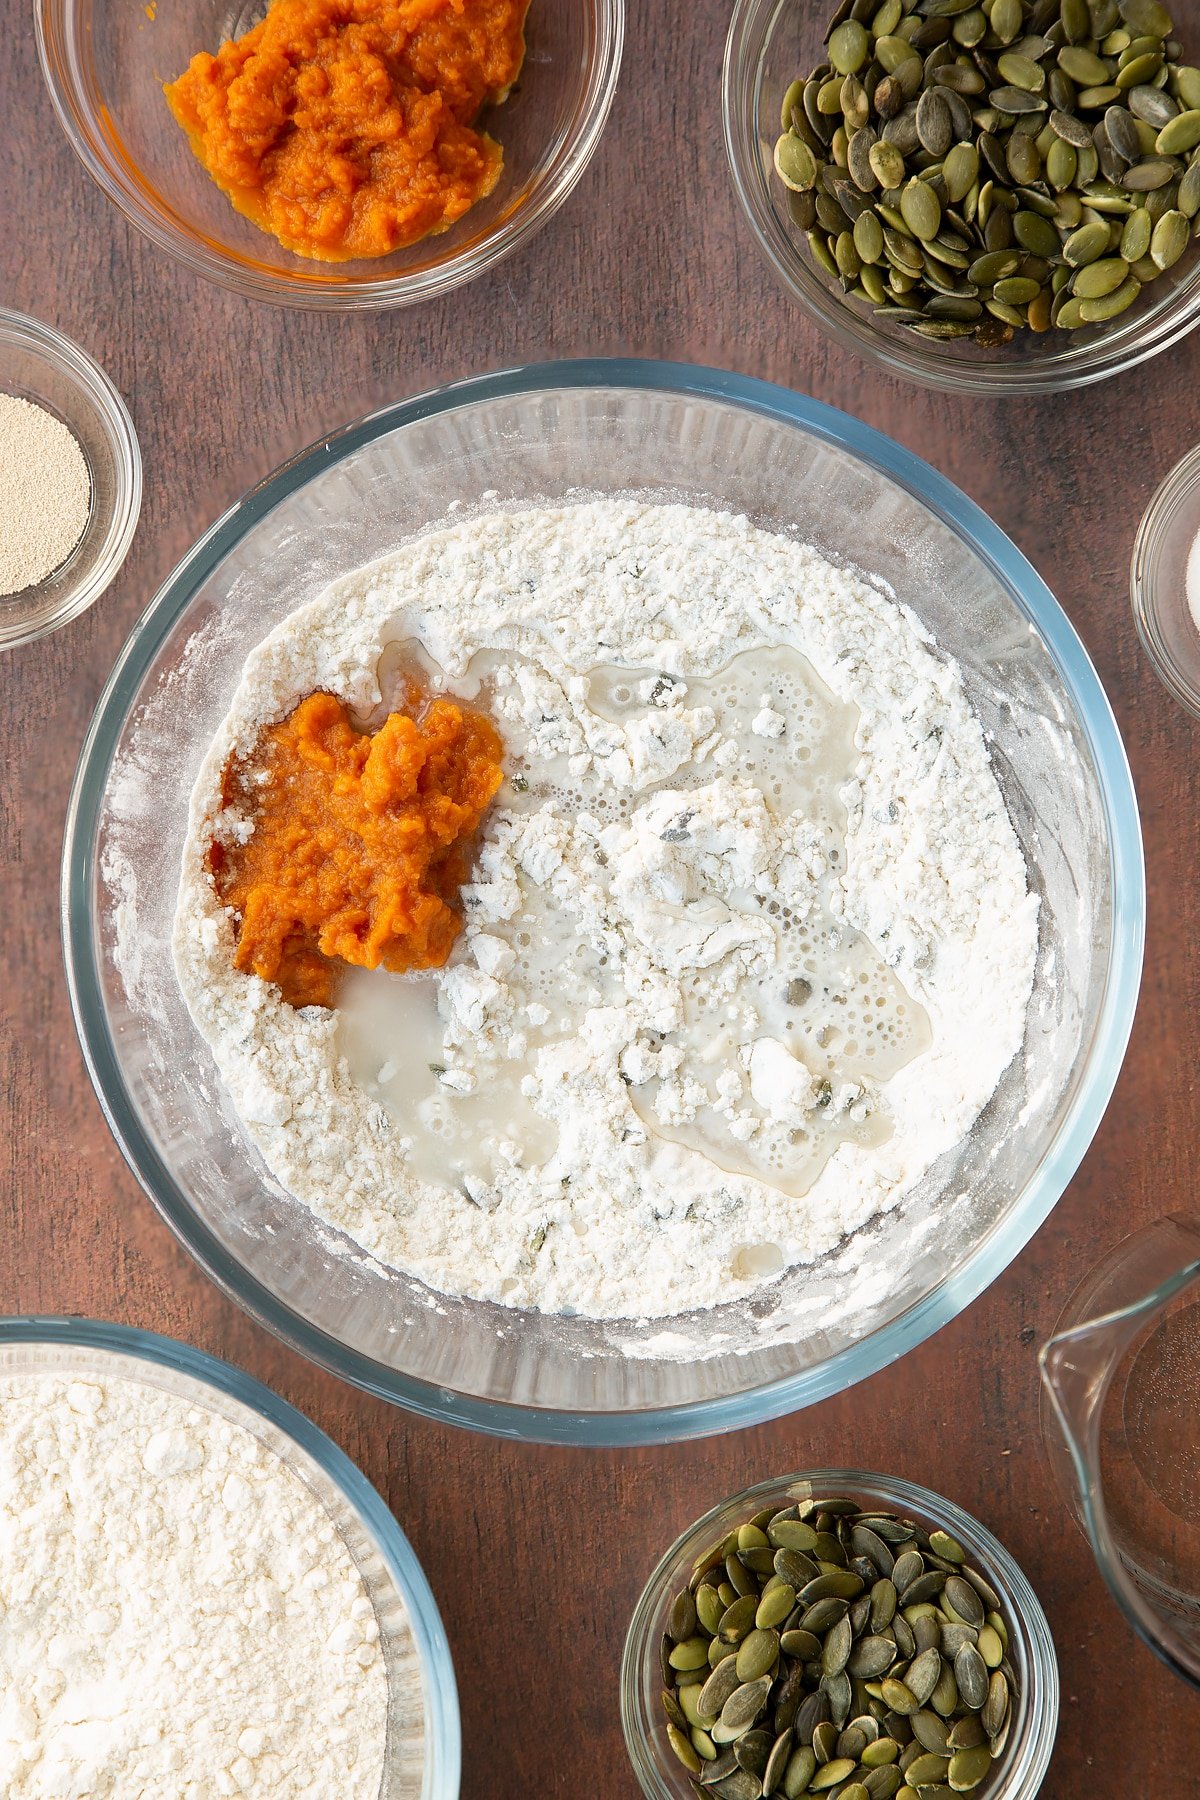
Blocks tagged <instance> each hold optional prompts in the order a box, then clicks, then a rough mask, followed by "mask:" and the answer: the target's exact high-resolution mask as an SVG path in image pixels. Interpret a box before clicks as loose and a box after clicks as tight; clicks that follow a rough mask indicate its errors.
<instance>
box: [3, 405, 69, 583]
mask: <svg viewBox="0 0 1200 1800" xmlns="http://www.w3.org/2000/svg"><path fill="white" fill-rule="evenodd" d="M91 502H92V480H91V476H90V474H89V473H88V466H87V459H86V457H85V456H84V454H83V451H82V450H81V449H80V447H79V442H78V439H77V438H76V437H75V435H74V433H73V432H72V431H71V429H70V427H69V426H67V425H64V424H63V422H62V420H61V419H56V418H55V417H54V414H53V413H50V412H47V411H46V409H45V407H43V406H37V405H35V404H34V402H33V401H32V400H22V399H21V398H20V396H19V395H17V394H0V595H2V594H19V593H21V592H22V590H23V589H25V588H28V587H33V586H34V585H35V583H37V582H39V581H44V580H45V578H46V576H47V575H51V574H53V572H54V570H55V569H57V568H59V567H60V566H61V565H62V564H63V563H64V562H66V560H67V558H68V556H70V554H71V552H72V550H74V548H75V546H76V544H78V542H79V540H80V538H81V537H82V536H83V533H84V528H85V526H86V525H87V522H88V513H89V511H90V509H91Z"/></svg>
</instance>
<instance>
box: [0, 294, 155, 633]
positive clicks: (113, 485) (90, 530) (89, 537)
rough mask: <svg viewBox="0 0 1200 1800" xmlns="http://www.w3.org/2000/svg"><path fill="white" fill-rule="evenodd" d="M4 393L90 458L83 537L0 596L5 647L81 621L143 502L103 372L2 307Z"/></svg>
mask: <svg viewBox="0 0 1200 1800" xmlns="http://www.w3.org/2000/svg"><path fill="white" fill-rule="evenodd" d="M0 393H4V394H16V395H18V396H19V397H20V398H21V399H23V400H32V401H34V402H35V403H36V404H37V405H38V406H41V407H44V408H45V409H46V411H47V412H50V413H53V414H54V415H55V417H56V418H58V419H61V420H62V421H63V423H64V424H65V425H67V426H69V427H70V429H71V431H72V432H73V433H74V434H75V437H76V439H77V440H78V442H79V446H80V448H81V450H82V451H83V454H84V456H85V457H86V458H87V465H88V472H89V474H90V476H91V480H92V496H91V510H90V511H89V513H88V522H87V524H86V525H85V527H84V531H83V536H82V537H81V538H80V540H79V542H78V544H77V545H76V546H75V548H74V550H72V552H71V554H70V556H68V558H67V560H66V562H64V563H60V564H59V566H58V568H57V569H54V570H52V571H51V573H50V574H49V575H47V576H46V577H45V579H44V580H42V581H38V582H35V583H34V584H33V586H32V587H27V588H22V589H21V591H20V592H19V593H16V594H4V595H0V650H11V649H12V648H13V647H14V646H15V645H17V644H27V643H29V642H30V641H31V640H32V639H34V638H39V637H43V636H44V635H45V633H46V632H48V631H56V630H57V629H58V627H59V626H60V625H65V624H67V622H68V621H69V620H71V619H77V618H78V617H79V615H80V613H82V612H85V611H86V610H87V608H88V607H89V606H90V605H91V604H92V602H93V600H98V599H99V597H100V595H101V594H102V593H103V592H104V590H105V588H106V587H108V585H109V583H110V582H111V581H112V579H113V577H114V576H115V575H116V573H117V571H118V569H119V568H120V567H121V564H122V563H123V562H124V560H125V554H126V552H127V551H128V549H129V546H130V543H131V542H132V540H133V534H134V531H135V530H136V529H137V522H138V513H139V512H140V510H141V505H142V455H141V451H140V450H139V448H138V441H137V434H136V433H135V431H134V429H133V420H132V419H131V418H130V417H129V414H128V412H127V411H126V408H125V402H124V401H123V400H122V398H121V396H120V394H118V392H117V390H116V388H115V387H114V386H113V384H112V382H111V381H110V380H109V378H108V376H107V375H106V374H105V373H104V370H103V369H102V368H101V367H100V365H99V364H98V363H96V362H93V360H92V358H91V357H90V356H89V355H88V354H87V352H86V351H84V350H81V349H80V348H79V345H78V344H73V343H72V342H71V340H70V338H68V337H64V336H63V334H62V333H61V332H60V331H55V330H53V329H52V328H51V327H50V326H49V325H43V324H41V323H40V322H39V321H38V320H37V319H30V318H27V317H26V316H25V314H24V313H17V312H9V311H7V310H6V309H4V308H3V307H0Z"/></svg>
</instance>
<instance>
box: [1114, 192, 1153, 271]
mask: <svg viewBox="0 0 1200 1800" xmlns="http://www.w3.org/2000/svg"><path fill="white" fill-rule="evenodd" d="M1153 230H1154V224H1153V221H1152V220H1151V218H1150V214H1149V213H1148V212H1147V211H1146V208H1145V207H1144V206H1139V207H1138V209H1137V211H1136V212H1131V213H1130V215H1129V217H1128V218H1127V219H1126V221H1125V226H1124V229H1123V230H1122V232H1121V257H1122V260H1123V261H1125V262H1127V263H1135V262H1140V261H1141V259H1142V257H1143V256H1147V255H1148V254H1149V252H1150V237H1151V234H1152V232H1153Z"/></svg>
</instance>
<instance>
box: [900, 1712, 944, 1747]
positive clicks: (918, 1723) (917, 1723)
mask: <svg viewBox="0 0 1200 1800" xmlns="http://www.w3.org/2000/svg"><path fill="white" fill-rule="evenodd" d="M909 1723H910V1724H911V1726H912V1734H913V1737H914V1738H915V1739H916V1741H917V1743H918V1744H920V1746H921V1748H922V1750H929V1751H931V1752H932V1753H933V1755H935V1756H945V1755H946V1754H947V1744H948V1742H949V1736H950V1733H949V1727H948V1726H947V1724H946V1722H945V1720H944V1719H940V1718H939V1717H938V1715H937V1713H932V1712H919V1713H914V1714H913V1716H912V1719H911V1720H910V1721H909Z"/></svg>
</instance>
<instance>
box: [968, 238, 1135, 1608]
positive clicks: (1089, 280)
mask: <svg viewBox="0 0 1200 1800" xmlns="http://www.w3.org/2000/svg"><path fill="white" fill-rule="evenodd" d="M1128 275H1129V264H1128V263H1127V262H1125V260H1124V259H1123V258H1122V257H1120V256H1105V257H1102V258H1101V259H1100V261H1099V262H1094V263H1089V264H1088V265H1087V267H1086V268H1083V269H1080V270H1079V271H1078V272H1077V274H1076V276H1075V279H1074V281H1073V282H1072V284H1071V291H1072V292H1073V293H1074V294H1075V295H1076V297H1077V298H1078V299H1080V300H1098V299H1100V297H1101V296H1102V295H1103V294H1111V293H1114V292H1115V291H1116V289H1117V288H1119V287H1120V285H1121V283H1122V282H1123V281H1125V280H1126V279H1127V277H1128ZM976 1604H977V1605H978V1600H976ZM979 1616H980V1620H981V1621H982V1618H983V1608H982V1607H980V1608H979Z"/></svg>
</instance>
